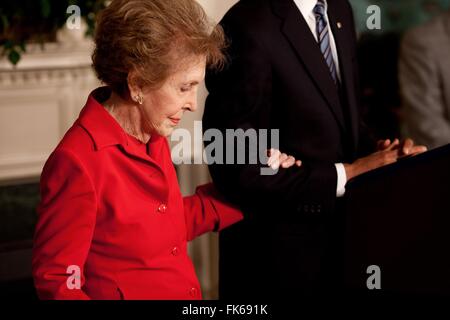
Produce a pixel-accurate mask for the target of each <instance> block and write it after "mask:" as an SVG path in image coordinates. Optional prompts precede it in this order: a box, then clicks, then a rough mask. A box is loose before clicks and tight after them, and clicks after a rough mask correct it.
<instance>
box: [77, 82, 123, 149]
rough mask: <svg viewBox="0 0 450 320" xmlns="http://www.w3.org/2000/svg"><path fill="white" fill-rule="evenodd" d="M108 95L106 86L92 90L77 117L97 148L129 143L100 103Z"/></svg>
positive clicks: (109, 91)
mask: <svg viewBox="0 0 450 320" xmlns="http://www.w3.org/2000/svg"><path fill="white" fill-rule="evenodd" d="M110 95H111V90H110V89H109V88H108V87H101V88H98V89H96V90H94V91H93V92H92V93H91V94H90V95H89V98H88V100H87V102H86V105H85V107H84V108H83V110H81V113H80V116H79V118H78V122H79V124H80V125H81V126H82V127H83V128H85V129H86V131H87V132H88V133H89V135H90V136H91V138H92V140H93V141H94V144H95V148H96V149H97V150H99V149H102V148H104V147H108V146H112V145H118V144H120V145H122V146H126V145H128V143H129V141H128V139H127V136H126V133H125V131H124V130H123V129H122V127H121V126H120V125H119V123H118V122H117V121H116V120H115V119H114V118H113V117H112V116H111V115H110V114H109V112H108V111H107V110H106V109H105V108H104V107H103V105H102V104H101V103H100V101H106V100H107V98H108V97H109V96H110Z"/></svg>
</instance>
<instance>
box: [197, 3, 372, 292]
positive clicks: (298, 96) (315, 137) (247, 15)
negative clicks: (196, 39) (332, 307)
mask: <svg viewBox="0 0 450 320" xmlns="http://www.w3.org/2000/svg"><path fill="white" fill-rule="evenodd" d="M328 3H329V10H328V15H329V19H330V25H331V28H332V30H333V34H334V37H335V40H336V43H337V50H338V54H339V59H340V69H341V77H342V84H341V86H340V89H338V86H336V84H335V83H334V82H333V80H332V77H331V75H330V72H329V70H328V68H327V66H326V63H325V61H324V58H323V56H322V53H321V51H320V48H319V46H318V44H317V42H316V41H315V39H314V37H313V35H312V33H311V31H310V29H309V28H308V26H307V24H306V21H305V20H304V18H303V16H302V15H301V13H300V11H299V10H298V8H297V7H296V5H295V3H294V2H293V1H292V0H258V1H253V0H245V1H240V2H239V3H237V4H236V5H235V6H234V7H233V8H232V9H231V10H230V11H229V12H228V13H227V14H226V15H225V17H224V18H223V20H222V21H221V25H222V26H223V27H224V29H225V32H226V35H227V37H228V38H229V41H230V43H229V48H228V55H229V61H228V64H227V66H226V67H225V69H224V70H222V71H221V72H215V73H213V72H209V73H208V75H207V79H206V83H207V88H208V90H209V92H210V95H209V97H208V98H207V103H206V109H205V114H204V117H203V125H204V129H205V130H206V129H209V128H219V129H221V130H225V129H226V128H242V129H248V128H255V129H263V128H268V129H280V148H281V150H282V151H283V152H286V153H288V154H291V155H293V156H295V157H296V158H297V159H301V160H302V161H303V166H302V167H301V168H290V169H287V170H281V171H279V173H278V174H277V175H275V176H262V175H260V171H259V166H258V165H211V166H210V172H211V175H212V177H213V179H214V182H215V183H216V185H217V186H218V188H219V189H220V190H221V191H222V192H223V193H224V194H225V195H227V196H228V197H229V199H230V200H232V201H234V202H237V203H238V204H240V205H241V208H242V209H243V211H244V215H245V219H244V221H243V222H241V223H239V224H237V225H235V226H233V227H231V228H230V229H228V230H226V231H224V232H222V234H221V236H220V296H221V298H229V297H236V296H240V295H242V296H243V297H249V296H251V297H254V296H261V297H275V296H278V297H279V296H280V295H283V294H288V293H289V294H291V293H292V292H297V293H299V294H303V293H306V294H309V293H312V292H316V291H317V290H322V288H329V287H330V281H331V280H332V279H331V280H330V279H329V276H331V277H332V278H333V279H337V278H338V276H337V275H336V273H337V269H336V268H338V264H337V260H336V256H339V255H338V254H337V251H336V250H337V249H336V248H335V247H334V246H330V244H333V243H334V244H336V243H338V241H337V238H336V237H337V234H335V232H333V231H337V230H342V228H340V226H339V225H338V223H341V222H342V221H341V219H340V218H338V217H339V216H340V215H339V214H338V213H337V212H338V210H336V206H337V204H336V185H337V173H336V169H335V166H334V164H335V163H339V162H350V161H352V160H354V159H355V158H356V157H357V155H358V153H361V151H362V150H363V149H362V148H361V147H360V146H361V144H362V143H363V142H364V141H365V140H367V139H366V138H363V137H365V135H364V136H361V134H360V132H361V125H360V120H359V115H358V108H357V106H358V101H357V100H358V98H357V96H358V95H357V91H358V90H357V78H356V41H355V39H356V37H355V31H354V30H355V27H354V22H353V16H352V11H351V8H350V5H349V4H348V2H347V1H346V0H329V1H328ZM337 22H341V23H342V28H341V29H338V28H337ZM330 238H331V240H332V241H330ZM331 253H333V255H331ZM333 270H334V271H333ZM327 275H328V276H327ZM292 290H295V291H292Z"/></svg>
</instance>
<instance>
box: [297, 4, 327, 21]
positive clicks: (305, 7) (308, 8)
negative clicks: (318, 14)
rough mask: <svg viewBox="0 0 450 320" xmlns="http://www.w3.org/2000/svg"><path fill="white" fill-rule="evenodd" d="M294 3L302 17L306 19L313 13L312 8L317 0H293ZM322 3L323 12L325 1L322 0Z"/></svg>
mask: <svg viewBox="0 0 450 320" xmlns="http://www.w3.org/2000/svg"><path fill="white" fill-rule="evenodd" d="M294 2H295V4H296V5H297V7H298V9H299V10H300V12H301V13H302V15H303V16H304V17H308V16H309V15H310V14H311V13H313V10H314V7H315V6H316V4H317V0H294ZM324 2H325V10H327V9H328V3H327V0H324Z"/></svg>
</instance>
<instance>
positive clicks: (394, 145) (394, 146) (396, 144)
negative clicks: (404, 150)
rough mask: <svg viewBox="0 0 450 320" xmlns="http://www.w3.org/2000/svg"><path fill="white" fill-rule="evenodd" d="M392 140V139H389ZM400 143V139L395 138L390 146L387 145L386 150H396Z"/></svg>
mask: <svg viewBox="0 0 450 320" xmlns="http://www.w3.org/2000/svg"><path fill="white" fill-rule="evenodd" d="M389 142H390V140H389ZM399 144H400V140H398V139H395V140H394V141H393V142H392V143H391V144H390V145H389V146H387V147H386V148H385V150H387V151H390V150H394V149H395V148H397V147H398V146H399Z"/></svg>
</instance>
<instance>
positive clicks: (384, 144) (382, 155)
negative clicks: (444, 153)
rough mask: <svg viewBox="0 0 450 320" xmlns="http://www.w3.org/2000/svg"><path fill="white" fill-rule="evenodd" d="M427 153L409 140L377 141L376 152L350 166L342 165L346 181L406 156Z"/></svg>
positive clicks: (423, 147) (424, 148)
mask: <svg viewBox="0 0 450 320" xmlns="http://www.w3.org/2000/svg"><path fill="white" fill-rule="evenodd" d="M425 151H427V148H426V147H425V146H417V145H415V144H414V141H413V140H411V139H406V140H405V141H403V142H400V141H399V140H398V139H395V140H394V141H393V142H391V141H390V140H389V139H388V140H381V141H378V151H377V152H375V153H373V154H371V155H369V156H367V157H365V158H360V159H358V160H356V161H355V162H354V163H352V164H344V167H345V172H346V174H347V181H348V180H351V179H353V178H354V177H357V176H359V175H361V174H363V173H366V172H368V171H371V170H374V169H377V168H380V167H383V166H386V165H388V164H391V163H394V162H396V161H397V160H398V159H401V158H403V157H406V156H415V155H417V154H420V153H423V152H425Z"/></svg>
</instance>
